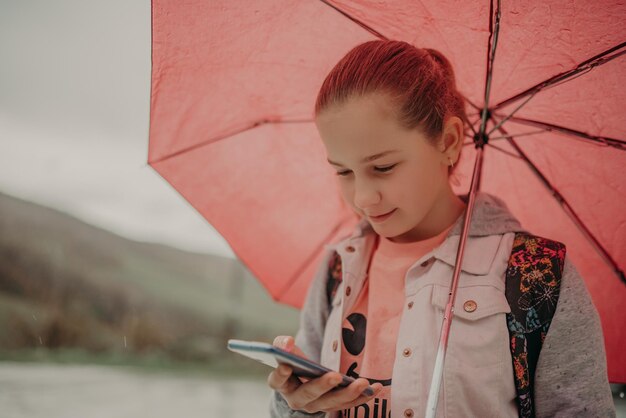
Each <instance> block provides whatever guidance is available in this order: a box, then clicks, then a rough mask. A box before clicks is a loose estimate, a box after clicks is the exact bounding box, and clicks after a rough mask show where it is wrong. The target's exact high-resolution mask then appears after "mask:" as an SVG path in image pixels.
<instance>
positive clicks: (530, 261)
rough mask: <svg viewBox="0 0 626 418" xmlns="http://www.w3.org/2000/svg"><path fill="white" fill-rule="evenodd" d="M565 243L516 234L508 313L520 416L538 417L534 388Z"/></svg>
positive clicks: (556, 294)
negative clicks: (509, 310) (509, 309)
mask: <svg viewBox="0 0 626 418" xmlns="http://www.w3.org/2000/svg"><path fill="white" fill-rule="evenodd" d="M565 252H566V248H565V245H564V244H562V243H560V242H557V241H552V240H549V239H547V238H542V237H538V236H534V235H531V234H528V233H524V232H518V233H516V234H515V239H514V241H513V248H512V251H511V256H510V258H509V263H508V268H507V271H506V290H505V295H506V299H507V301H508V303H509V306H510V307H511V312H510V313H507V314H506V317H507V325H508V328H509V340H510V348H511V357H512V360H513V371H514V376H515V388H516V390H517V403H518V408H519V416H520V418H531V417H534V416H535V408H534V402H533V387H534V379H535V370H536V367H537V360H538V358H539V352H540V351H541V346H542V344H543V341H544V339H545V337H546V334H547V333H548V328H550V323H551V322H552V317H553V316H554V312H555V311H556V305H557V301H558V299H559V289H560V286H561V274H562V272H563V266H564V263H565Z"/></svg>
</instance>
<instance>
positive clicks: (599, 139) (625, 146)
mask: <svg viewBox="0 0 626 418" xmlns="http://www.w3.org/2000/svg"><path fill="white" fill-rule="evenodd" d="M496 116H497V115H496ZM509 120H510V121H511V122H517V123H519V124H522V125H530V126H537V127H539V128H543V129H545V130H546V131H556V132H560V133H562V134H565V135H568V136H574V137H576V138H583V139H585V140H586V141H585V142H587V141H588V142H591V143H593V144H594V145H598V144H601V145H604V146H609V147H614V148H617V149H619V150H621V151H626V141H624V140H622V139H616V138H609V137H606V136H598V135H591V134H588V133H585V132H581V131H577V130H575V129H570V128H566V127H564V126H559V125H554V124H551V123H547V122H541V121H538V120H533V119H525V118H520V117H511V118H509Z"/></svg>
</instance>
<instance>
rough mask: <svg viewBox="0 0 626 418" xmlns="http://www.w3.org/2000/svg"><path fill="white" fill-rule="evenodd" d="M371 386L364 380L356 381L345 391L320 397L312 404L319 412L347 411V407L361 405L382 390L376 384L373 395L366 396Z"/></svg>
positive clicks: (344, 389)
mask: <svg viewBox="0 0 626 418" xmlns="http://www.w3.org/2000/svg"><path fill="white" fill-rule="evenodd" d="M368 386H369V381H368V380H367V379H364V378H359V379H356V380H355V381H354V382H352V383H351V384H350V385H348V386H346V387H345V388H343V389H339V390H336V391H331V392H329V393H326V394H324V395H323V396H320V397H319V398H318V399H317V400H315V401H314V402H312V403H311V405H310V406H311V407H312V408H313V409H318V410H324V411H327V410H336V409H340V408H343V409H347V408H348V406H346V405H352V406H356V405H360V404H362V403H364V402H367V401H368V400H370V399H372V398H373V397H374V396H376V394H377V393H378V392H379V391H380V389H381V388H382V385H381V384H380V383H375V384H373V385H372V388H373V389H374V394H373V395H369V396H368V395H364V394H363V391H364V390H365V388H367V387H368Z"/></svg>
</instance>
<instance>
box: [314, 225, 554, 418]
mask: <svg viewBox="0 0 626 418" xmlns="http://www.w3.org/2000/svg"><path fill="white" fill-rule="evenodd" d="M565 252H566V249H565V245H564V244H562V243H560V242H558V241H553V240H550V239H547V238H542V237H538V236H535V235H531V234H527V233H524V232H518V233H516V234H515V239H514V241H513V248H512V251H511V256H510V258H509V263H508V268H507V271H506V288H505V295H506V299H507V301H508V303H509V305H510V307H511V312H510V313H507V314H506V318H507V325H508V328H509V341H510V347H511V357H512V359H513V370H514V376H515V387H516V389H517V403H518V409H519V416H520V418H531V417H534V416H535V409H534V404H533V385H534V377H535V370H536V367H537V360H538V358H539V352H540V351H541V346H542V344H543V341H544V339H545V337H546V334H547V333H548V329H549V328H550V323H551V322H552V317H553V316H554V312H555V310H556V305H557V302H558V298H559V290H560V286H561V274H562V272H563V266H564V263H565ZM341 280H342V278H341V258H340V256H339V254H338V253H337V252H334V253H333V254H332V256H331V258H330V261H329V264H328V273H327V282H326V296H327V298H328V306H330V307H331V308H332V303H331V301H332V300H333V298H334V296H335V293H336V291H337V287H338V286H339V284H340V283H341Z"/></svg>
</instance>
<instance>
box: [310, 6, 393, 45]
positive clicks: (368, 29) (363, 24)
mask: <svg viewBox="0 0 626 418" xmlns="http://www.w3.org/2000/svg"><path fill="white" fill-rule="evenodd" d="M320 1H321V2H322V3H324V4H325V5H327V6H328V7H332V8H333V9H335V10H336V11H337V12H339V13H341V14H342V15H344V16H345V17H347V18H348V19H350V20H351V21H353V22H354V23H356V24H357V25H359V26H360V27H362V28H363V29H365V30H366V31H368V32H369V33H371V34H372V35H374V36H376V37H377V38H380V39H384V40H385V41H387V40H388V38H387V37H386V36H385V35H383V34H382V33H380V32H378V31H377V30H376V29H374V28H372V27H370V26H368V25H366V24H365V23H363V22H361V21H360V20H359V19H357V18H355V17H352V16H350V15H349V14H348V13H346V12H344V11H343V10H341V9H340V8H339V7H337V6H335V5H333V4H330V3H329V2H328V1H327V0H320Z"/></svg>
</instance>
